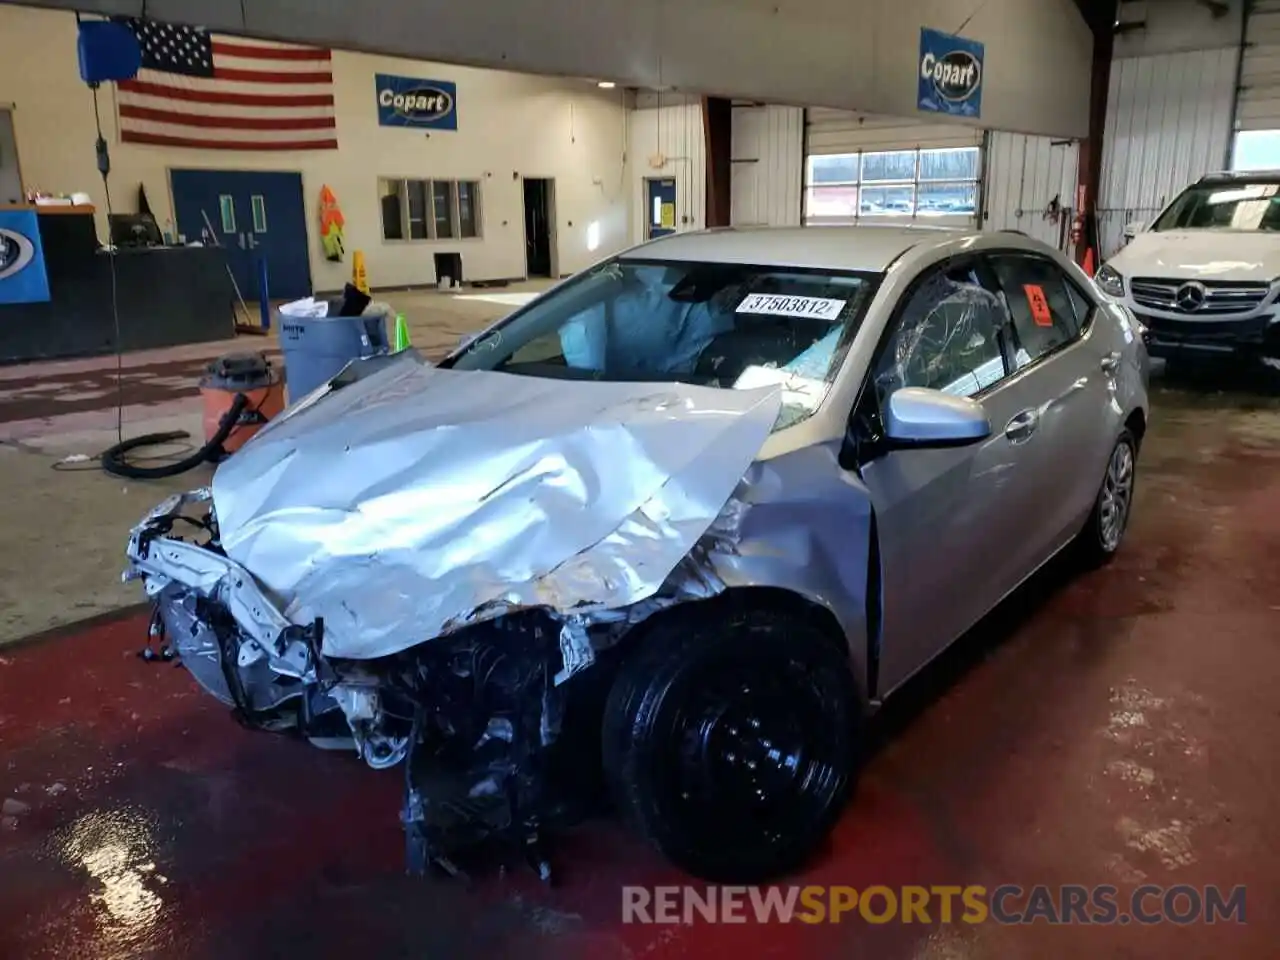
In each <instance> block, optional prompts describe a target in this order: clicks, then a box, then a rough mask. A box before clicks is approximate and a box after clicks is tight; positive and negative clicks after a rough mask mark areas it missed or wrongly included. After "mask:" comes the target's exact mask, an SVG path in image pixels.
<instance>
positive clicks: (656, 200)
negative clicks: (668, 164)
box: [644, 177, 676, 240]
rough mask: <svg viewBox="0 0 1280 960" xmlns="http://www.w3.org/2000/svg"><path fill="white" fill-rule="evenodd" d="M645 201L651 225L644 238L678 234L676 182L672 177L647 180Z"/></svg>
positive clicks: (646, 229)
mask: <svg viewBox="0 0 1280 960" xmlns="http://www.w3.org/2000/svg"><path fill="white" fill-rule="evenodd" d="M645 199H646V200H647V201H648V203H647V204H646V206H647V207H648V210H649V223H648V226H647V227H645V234H644V238H645V239H646V240H652V239H654V238H655V237H665V236H667V235H668V234H671V233H675V232H676V182H675V180H673V179H671V178H670V177H648V178H646V179H645Z"/></svg>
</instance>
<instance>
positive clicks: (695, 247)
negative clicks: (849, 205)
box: [622, 224, 981, 273]
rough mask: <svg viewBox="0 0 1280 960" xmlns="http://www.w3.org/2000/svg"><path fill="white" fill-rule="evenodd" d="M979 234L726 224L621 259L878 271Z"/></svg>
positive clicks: (635, 250)
mask: <svg viewBox="0 0 1280 960" xmlns="http://www.w3.org/2000/svg"><path fill="white" fill-rule="evenodd" d="M977 236H981V234H979V232H978V231H976V230H974V229H972V228H968V229H964V228H955V227H927V226H911V227H898V226H880V225H878V224H877V225H872V224H859V225H857V226H840V227H836V226H829V227H828V226H823V227H725V228H719V229H715V230H701V231H696V232H692V233H679V234H673V235H671V236H667V237H661V238H659V239H657V240H651V241H649V242H648V243H643V244H641V245H640V246H638V247H632V248H631V249H630V250H628V251H627V252H626V253H624V254H622V259H626V260H645V259H654V260H682V261H705V262H711V263H743V264H758V265H762V266H787V267H811V268H819V269H829V270H861V271H866V272H868V273H883V272H884V271H885V270H886V269H887V268H888V266H889V265H890V264H891V263H893V262H894V261H895V260H897V259H898V258H899V257H900V256H902V254H904V253H906V252H907V251H908V250H911V249H913V248H921V247H941V246H945V245H947V244H951V243H954V242H955V241H957V240H960V239H964V238H966V237H977Z"/></svg>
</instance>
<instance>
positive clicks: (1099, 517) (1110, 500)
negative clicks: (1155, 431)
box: [1077, 429, 1138, 566]
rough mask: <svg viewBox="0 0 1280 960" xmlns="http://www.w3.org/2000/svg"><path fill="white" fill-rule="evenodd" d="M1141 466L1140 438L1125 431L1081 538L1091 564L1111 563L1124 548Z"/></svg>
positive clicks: (1109, 460) (1083, 556)
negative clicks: (1138, 469) (1139, 462)
mask: <svg viewBox="0 0 1280 960" xmlns="http://www.w3.org/2000/svg"><path fill="white" fill-rule="evenodd" d="M1137 465H1138V441H1137V438H1136V437H1134V435H1133V433H1132V431H1130V430H1128V429H1125V430H1122V431H1121V432H1120V436H1119V437H1117V438H1116V443H1115V446H1114V447H1112V448H1111V456H1110V457H1108V458H1107V469H1106V472H1105V473H1104V474H1103V477H1102V485H1101V486H1100V487H1099V488H1098V496H1097V499H1095V500H1094V503H1093V510H1092V511H1091V512H1090V513H1089V519H1088V520H1087V521H1085V525H1084V529H1083V530H1081V531H1080V536H1079V538H1078V540H1077V546H1078V547H1079V550H1080V555H1081V559H1082V560H1083V561H1084V562H1085V564H1086V565H1088V566H1102V565H1104V564H1107V563H1110V562H1111V560H1112V559H1113V558H1114V557H1115V555H1116V552H1117V551H1118V550H1119V549H1120V544H1121V542H1122V541H1123V540H1124V534H1125V531H1126V530H1127V529H1128V527H1129V517H1130V515H1131V514H1132V512H1133V495H1134V489H1135V480H1136V476H1137Z"/></svg>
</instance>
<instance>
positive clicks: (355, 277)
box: [351, 250, 369, 294]
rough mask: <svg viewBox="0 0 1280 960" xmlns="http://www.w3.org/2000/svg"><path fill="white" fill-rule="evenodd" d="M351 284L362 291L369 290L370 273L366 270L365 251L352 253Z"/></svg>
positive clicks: (366, 292)
mask: <svg viewBox="0 0 1280 960" xmlns="http://www.w3.org/2000/svg"><path fill="white" fill-rule="evenodd" d="M351 285H352V286H353V287H355V288H356V289H357V290H359V291H360V292H361V293H364V294H368V292H369V275H368V274H366V273H365V272H364V251H363V250H357V251H355V252H354V253H353V254H351Z"/></svg>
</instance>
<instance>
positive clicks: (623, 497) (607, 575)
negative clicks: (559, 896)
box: [125, 358, 778, 878]
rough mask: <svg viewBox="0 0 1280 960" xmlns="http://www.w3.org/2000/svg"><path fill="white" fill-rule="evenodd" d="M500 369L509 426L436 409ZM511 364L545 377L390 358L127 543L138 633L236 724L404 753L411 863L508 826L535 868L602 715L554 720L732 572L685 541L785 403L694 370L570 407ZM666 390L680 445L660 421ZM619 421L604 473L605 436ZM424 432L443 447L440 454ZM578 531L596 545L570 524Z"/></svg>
mask: <svg viewBox="0 0 1280 960" xmlns="http://www.w3.org/2000/svg"><path fill="white" fill-rule="evenodd" d="M493 377H498V378H500V379H501V380H502V381H504V383H503V386H504V387H506V388H507V394H506V395H505V396H502V395H500V396H501V400H500V404H501V410H502V413H503V415H504V416H505V417H506V418H507V419H508V420H509V421H514V422H509V423H507V424H505V426H504V427H503V429H501V430H500V431H498V430H490V431H489V432H488V434H487V435H486V431H485V429H484V427H483V426H479V427H477V426H476V425H475V424H472V430H473V432H474V433H475V434H476V435H478V437H479V440H478V441H477V444H478V446H477V449H476V450H472V451H468V450H467V449H465V448H462V449H460V446H461V443H460V441H458V439H457V438H456V437H455V435H454V434H453V432H452V422H451V418H452V417H454V416H456V411H457V409H458V405H459V404H465V403H466V402H467V399H468V397H467V396H465V395H466V394H467V393H469V392H471V393H474V396H473V397H472V398H471V399H473V400H474V401H475V402H474V403H473V404H472V405H471V407H470V410H471V415H472V417H473V419H474V418H475V411H476V409H477V408H483V406H484V405H485V404H486V403H487V404H489V405H490V406H492V405H493V404H494V399H493V397H494V396H495V393H494V391H493V389H492V388H493V386H494V385H493V383H492V382H491V380H492V378H493ZM442 381H443V382H442ZM512 381H514V383H515V384H517V385H519V386H521V387H524V388H525V389H527V390H529V391H533V392H534V393H536V392H537V391H539V390H544V389H545V386H544V384H542V383H541V382H539V381H536V380H531V379H525V378H516V377H509V376H506V375H501V374H476V373H451V372H449V371H438V370H433V369H432V368H430V367H427V366H425V365H423V364H421V363H419V362H413V361H411V360H409V359H407V358H403V359H401V360H399V361H392V362H391V363H388V364H384V365H383V366H382V367H381V368H380V369H378V370H376V371H374V372H373V373H372V374H371V375H369V376H368V377H366V378H358V379H356V380H354V381H353V382H350V383H348V384H346V385H341V386H340V389H341V393H339V394H338V395H336V396H333V397H332V398H331V399H330V400H327V401H326V402H325V403H323V404H315V403H314V401H312V402H310V403H308V402H306V401H304V402H303V403H302V404H300V405H299V406H298V407H297V408H295V409H294V410H291V411H289V412H287V413H286V414H285V415H284V416H283V417H281V418H278V419H277V420H276V421H274V422H272V423H271V424H270V425H268V427H267V428H266V429H264V430H263V431H262V432H261V433H260V434H259V435H258V437H256V438H255V439H254V441H253V442H252V443H251V444H248V445H247V446H246V447H245V448H244V450H242V451H241V452H240V453H239V454H238V455H237V456H236V457H234V458H232V459H231V460H230V461H228V462H227V463H226V464H224V465H223V466H222V467H221V468H220V469H219V470H218V472H217V474H216V475H215V479H214V484H213V487H212V488H209V489H202V490H196V491H192V492H190V493H187V494H182V495H178V496H175V497H171V498H170V499H169V500H167V501H165V502H164V503H162V504H160V505H159V506H158V507H156V508H155V509H154V510H153V511H152V512H151V513H150V514H148V516H147V517H146V518H144V519H143V521H142V522H141V523H140V524H139V525H138V526H137V527H136V528H135V529H134V530H133V532H132V535H131V537H130V541H129V546H128V558H129V568H128V570H127V571H126V574H125V576H126V579H141V580H142V581H143V584H144V586H145V590H146V593H147V595H148V597H149V598H150V599H151V600H152V601H153V603H154V604H155V615H154V617H153V621H152V631H151V632H152V635H153V637H154V638H156V639H159V638H161V637H163V640H164V641H165V642H167V643H168V644H169V645H170V647H171V649H172V651H173V653H174V654H175V655H176V656H177V657H179V658H180V659H181V662H182V663H183V664H184V665H185V666H186V667H187V668H188V669H189V671H190V672H191V673H192V674H193V676H194V677H195V678H196V680H197V681H198V682H199V683H200V684H201V685H202V686H203V687H204V688H205V689H206V690H207V691H208V692H209V693H210V694H212V695H213V696H215V697H216V698H218V699H219V700H221V701H222V702H223V703H225V704H227V705H228V706H229V707H230V708H231V709H232V711H233V714H234V716H235V717H236V719H237V720H238V721H239V722H240V723H242V724H243V725H245V726H248V727H251V728H254V729H259V730H272V731H296V733H298V734H300V735H301V736H302V737H304V738H306V739H308V740H310V741H311V742H312V743H314V744H316V745H317V746H322V747H330V748H334V747H337V748H346V749H352V750H354V751H355V752H356V753H357V754H358V755H359V756H360V758H361V759H363V760H364V762H365V763H366V764H368V765H369V766H370V767H373V768H375V769H387V768H391V767H395V766H397V765H399V764H402V763H403V764H405V768H406V786H405V800H404V806H403V809H402V811H401V820H402V822H403V824H404V828H405V833H406V847H407V861H408V866H409V869H410V870H411V872H415V873H420V872H422V871H424V870H425V869H426V868H427V866H428V865H429V864H431V863H435V864H438V865H440V866H442V867H444V868H445V869H447V870H449V871H451V872H452V871H454V870H456V867H455V866H454V857H455V851H457V850H458V849H460V848H461V847H465V846H469V845H471V844H473V843H475V842H477V841H480V840H484V839H486V838H489V837H504V838H507V839H510V840H511V841H512V842H513V843H514V844H515V845H517V846H518V847H519V849H520V850H521V851H522V852H523V854H524V856H525V857H526V859H527V860H528V861H529V862H530V863H531V865H532V866H533V867H534V868H535V869H536V870H537V871H538V873H539V874H540V875H541V876H543V877H544V878H546V877H549V874H550V863H549V859H548V857H547V854H546V852H545V849H544V831H545V829H546V827H547V825H549V824H555V823H562V822H568V821H572V820H573V819H576V818H577V816H578V815H579V814H580V813H581V812H582V810H583V804H584V802H585V800H586V799H587V798H588V797H589V796H590V793H591V790H590V784H589V783H586V782H584V781H589V780H590V779H591V778H592V776H593V775H594V766H595V765H594V764H592V763H586V762H583V761H582V759H581V757H582V755H583V754H582V751H584V750H586V751H592V755H594V756H598V746H594V745H593V744H592V738H593V737H595V738H597V739H598V735H599V734H598V724H597V725H595V726H593V725H592V724H591V723H583V724H580V725H576V726H575V725H574V724H573V723H572V721H571V719H570V720H567V718H571V716H572V714H573V712H574V710H575V709H577V708H578V707H577V704H578V703H587V702H590V701H591V700H592V698H594V697H596V696H598V694H599V691H600V684H601V683H602V682H604V678H603V677H601V678H600V682H595V681H593V680H592V675H593V674H595V673H600V672H601V671H593V670H588V668H589V667H591V666H592V665H593V664H594V663H595V662H596V661H597V660H598V659H600V658H602V657H607V655H608V651H609V650H610V649H611V648H613V647H614V646H615V645H616V644H617V643H618V642H619V641H620V640H621V639H622V637H623V636H624V635H625V634H626V632H627V631H628V630H630V629H631V628H632V627H634V626H635V625H636V624H638V623H640V622H642V621H644V620H646V619H647V618H648V617H650V616H652V615H653V614H654V613H655V612H657V611H659V610H662V609H664V608H666V607H670V606H672V605H674V604H678V603H684V602H687V601H689V600H695V599H705V598H707V597H711V596H713V595H715V594H717V593H719V592H720V591H722V590H723V589H724V584H723V583H722V582H721V581H720V580H719V578H718V577H717V576H716V574H715V573H714V572H713V569H712V565H711V564H710V563H708V562H707V560H706V557H705V553H704V547H703V545H702V541H703V538H704V536H708V535H709V534H708V531H709V530H710V528H711V527H712V525H713V523H714V522H715V521H716V519H717V518H718V517H719V516H720V515H721V514H722V512H724V511H725V509H726V504H729V501H730V496H731V494H732V493H733V490H734V488H735V486H736V485H737V484H738V483H739V481H740V480H741V478H742V476H743V473H744V471H745V470H746V468H747V467H748V466H749V465H750V463H751V460H752V457H753V456H754V454H755V453H756V451H757V450H758V449H759V446H760V444H761V443H762V442H763V440H764V439H765V437H766V436H767V435H768V432H769V430H770V428H771V427H772V425H773V422H774V420H775V418H776V417H777V414H778V394H777V391H776V390H773V389H767V390H757V391H740V392H734V393H729V392H725V391H717V392H715V393H716V400H717V403H716V405H715V407H714V408H711V409H702V410H700V409H698V407H699V403H698V402H696V401H702V400H703V399H704V398H703V397H700V396H696V395H697V394H698V393H699V392H700V391H703V388H697V387H687V386H684V385H678V384H672V385H669V386H667V385H664V386H661V387H658V388H655V387H654V386H653V385H643V384H630V385H628V384H586V385H583V389H582V390H581V391H579V393H580V396H578V398H577V400H578V403H577V405H576V409H574V410H573V414H572V416H568V415H567V413H568V411H569V410H570V407H571V406H574V405H573V404H572V403H570V404H566V403H565V402H563V401H561V402H558V403H555V402H543V403H538V402H537V400H538V398H537V397H535V396H528V397H524V398H512V397H510V395H509V394H510V387H511V382H512ZM555 386H556V387H557V389H558V390H560V391H563V385H561V384H557V385H555ZM486 388H487V389H486ZM334 389H335V390H336V389H338V387H335V388H334ZM423 390H425V392H426V393H428V394H431V393H433V392H434V391H439V392H440V393H441V394H442V395H443V394H446V393H447V394H449V395H450V402H447V403H443V402H442V403H434V404H433V403H431V402H422V403H419V402H418V401H420V400H422V399H423V398H422V397H421V396H417V397H415V396H414V394H416V393H421V392H422V391H423ZM703 392H705V393H711V391H703ZM460 393H461V394H463V396H459V394H460ZM583 396H585V397H589V398H594V401H595V403H596V404H597V405H598V406H597V408H596V409H594V410H592V409H587V410H585V411H584V410H583V409H582V407H581V400H582V397H583ZM426 399H427V400H428V401H430V400H433V399H436V398H435V397H428V398H426ZM393 401H394V402H393ZM673 406H675V407H680V408H682V409H680V410H679V413H680V415H681V420H682V426H681V431H680V433H681V436H682V437H687V436H690V429H689V428H688V427H687V426H684V425H683V420H684V418H685V417H687V416H689V415H690V414H692V415H693V419H694V421H695V429H693V431H692V435H693V436H694V437H695V443H693V444H689V443H687V442H686V443H680V444H673V443H671V442H670V440H671V437H672V434H671V429H672V427H671V424H672V423H673V422H674V418H673V416H672V415H671V413H668V412H667V411H669V410H671V408H672V407H673ZM703 406H705V404H703ZM517 411H520V412H517ZM699 414H700V415H701V416H700V417H699ZM646 416H648V422H645V419H646ZM338 417H341V418H342V421H343V422H342V427H341V430H337V429H336V427H335V423H336V419H337V418H338ZM397 418H399V419H400V422H399V423H396V422H394V421H395V420H396V419H397ZM389 419H390V421H391V422H389ZM611 433H612V434H618V435H621V436H620V438H619V439H620V441H621V442H622V443H623V444H624V446H625V449H626V453H627V457H628V461H627V462H626V463H624V464H623V465H622V466H621V468H619V467H618V466H617V465H616V464H615V465H612V466H610V465H609V464H608V460H609V459H610V449H609V447H608V445H607V444H600V443H599V442H598V441H599V438H600V437H602V436H604V437H605V438H606V439H607V438H608V435H610V434H611ZM699 434H700V436H699ZM584 435H585V436H586V437H587V439H592V440H595V441H597V442H594V443H586V442H583V440H582V437H583V436H584ZM512 436H516V437H520V438H521V440H520V441H519V442H518V443H514V442H512V441H511V440H510V437H512ZM389 437H394V438H395V439H394V443H392V442H391V441H389V439H388V438H389ZM333 438H339V439H338V440H336V441H334V442H337V443H339V444H340V447H338V448H334V447H333V446H331V445H330V443H329V441H330V440H332V439H333ZM441 438H447V439H449V440H450V441H451V453H452V454H453V458H454V459H453V464H452V466H450V465H448V464H443V463H432V462H431V457H430V454H431V453H434V452H436V451H435V450H434V448H433V444H435V443H437V442H438V441H439V440H440V439H441ZM486 442H488V443H489V444H491V445H492V448H493V449H485V444H486ZM415 444H416V446H415ZM498 450H501V451H502V453H500V454H499V453H495V451H498ZM708 452H709V453H710V456H708ZM614 459H615V460H616V459H617V458H616V456H615V457H614ZM459 463H460V464H461V466H460V467H459V466H458V464H459ZM421 464H426V465H421ZM459 469H461V470H463V471H468V470H469V471H470V475H469V476H466V477H465V478H464V479H465V481H466V482H465V483H463V482H459V480H458V476H457V474H458V471H459ZM623 473H625V474H626V475H627V480H626V482H622V481H621V480H619V479H618V478H619V477H620V476H622V474H623ZM729 511H730V513H732V505H731V504H729ZM569 524H574V525H575V526H574V530H572V531H568V530H567V525H569ZM535 528H536V529H535ZM584 528H585V529H586V530H587V531H588V532H589V535H590V538H591V540H592V542H589V543H582V542H580V541H579V540H576V539H574V537H576V536H581V533H580V531H581V530H582V529H584ZM442 554H443V556H442ZM446 566H447V570H446V569H444V568H445V567H446ZM251 571H252V572H251ZM579 675H581V676H579Z"/></svg>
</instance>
